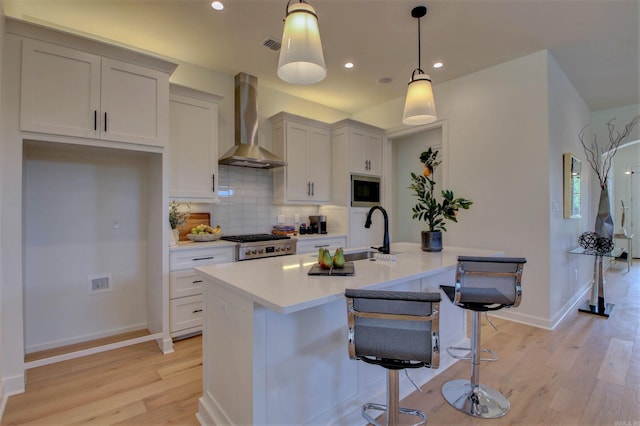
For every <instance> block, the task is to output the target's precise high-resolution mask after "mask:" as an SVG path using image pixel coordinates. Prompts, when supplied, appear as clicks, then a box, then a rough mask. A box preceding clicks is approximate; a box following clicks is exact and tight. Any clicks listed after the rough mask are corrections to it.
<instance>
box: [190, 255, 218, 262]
mask: <svg viewBox="0 0 640 426" xmlns="http://www.w3.org/2000/svg"><path fill="white" fill-rule="evenodd" d="M211 259H215V258H214V257H213V256H209V257H195V258H193V259H191V260H193V261H194V262H197V261H199V260H211Z"/></svg>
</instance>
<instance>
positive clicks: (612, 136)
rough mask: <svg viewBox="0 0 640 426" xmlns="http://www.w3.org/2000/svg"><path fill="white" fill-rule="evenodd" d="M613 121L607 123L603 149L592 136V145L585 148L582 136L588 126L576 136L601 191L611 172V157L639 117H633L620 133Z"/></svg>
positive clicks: (613, 119)
mask: <svg viewBox="0 0 640 426" xmlns="http://www.w3.org/2000/svg"><path fill="white" fill-rule="evenodd" d="M614 121H615V118H612V119H611V120H609V121H608V122H607V129H608V130H609V143H608V144H607V146H606V147H604V148H600V146H599V145H598V140H597V138H596V136H595V135H594V136H593V143H592V144H591V147H590V148H589V147H587V144H586V143H585V141H584V136H585V130H586V128H587V127H588V126H585V127H583V128H582V130H580V133H579V135H578V139H580V143H581V144H582V147H583V148H584V153H585V155H586V156H587V161H588V162H589V165H590V166H591V168H592V169H593V171H594V172H595V173H596V175H597V176H598V181H599V182H600V188H602V189H604V188H606V187H607V178H608V176H609V172H610V171H611V163H612V160H613V157H614V156H615V155H616V153H617V152H618V148H619V147H620V144H622V142H623V141H624V140H625V139H626V138H627V137H628V136H629V135H630V134H631V131H632V130H633V128H634V127H635V126H636V124H638V122H639V121H640V115H637V116H635V117H634V118H633V119H632V120H631V121H630V122H629V123H628V124H627V125H626V126H624V130H623V131H622V132H620V131H618V130H616V126H615V124H614V123H613V122H614Z"/></svg>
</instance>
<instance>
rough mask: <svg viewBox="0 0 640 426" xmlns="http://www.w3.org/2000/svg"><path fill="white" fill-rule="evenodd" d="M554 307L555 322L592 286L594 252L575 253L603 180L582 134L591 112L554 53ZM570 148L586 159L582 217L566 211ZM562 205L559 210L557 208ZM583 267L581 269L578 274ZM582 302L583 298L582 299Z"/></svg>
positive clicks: (551, 236) (551, 105)
mask: <svg viewBox="0 0 640 426" xmlns="http://www.w3.org/2000/svg"><path fill="white" fill-rule="evenodd" d="M548 76H549V88H548V93H549V112H548V115H549V156H548V164H549V179H548V184H549V200H550V201H551V215H550V223H549V239H550V240H549V249H548V250H549V263H550V268H549V302H548V303H549V309H550V319H551V323H552V324H556V323H557V322H558V321H559V320H560V319H561V318H562V315H563V312H565V311H566V309H568V308H569V306H568V305H570V304H572V303H573V302H575V301H576V300H575V298H576V297H577V296H580V295H581V293H582V291H583V290H585V289H588V287H589V283H590V281H591V279H592V276H593V258H592V257H591V256H580V255H570V254H567V251H568V250H570V249H572V248H574V247H576V246H577V237H578V236H579V235H580V234H581V233H583V232H585V231H592V230H593V227H594V221H595V212H596V210H597V202H598V195H599V185H598V182H597V179H596V178H595V175H594V174H593V173H591V170H590V169H589V167H588V165H587V163H586V158H585V154H584V150H583V149H582V145H581V144H580V141H579V139H578V134H579V133H580V130H581V129H582V128H584V127H585V126H587V125H588V124H589V121H590V119H591V114H590V111H589V108H588V107H587V105H586V103H585V102H584V100H583V99H582V97H581V96H580V94H579V93H578V92H577V91H576V89H575V88H574V87H573V84H572V83H571V82H570V81H569V79H568V78H567V76H566V75H565V74H564V72H563V71H562V70H561V69H560V67H559V66H558V64H557V63H556V61H555V60H554V59H553V57H552V56H550V55H549V61H548ZM567 152H570V153H572V154H573V155H575V156H576V157H577V158H578V159H581V160H582V175H581V181H582V185H581V190H582V200H581V210H582V217H581V218H579V219H564V216H563V154H564V153H567ZM556 206H557V209H556ZM576 272H577V273H576ZM580 302H582V300H580Z"/></svg>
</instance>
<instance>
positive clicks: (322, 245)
mask: <svg viewBox="0 0 640 426" xmlns="http://www.w3.org/2000/svg"><path fill="white" fill-rule="evenodd" d="M329 246H330V244H321V245H318V246H314V247H315V248H320V247H329Z"/></svg>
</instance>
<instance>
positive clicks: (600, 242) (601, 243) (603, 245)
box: [595, 237, 613, 254]
mask: <svg viewBox="0 0 640 426" xmlns="http://www.w3.org/2000/svg"><path fill="white" fill-rule="evenodd" d="M595 250H596V252H598V253H603V254H604V253H609V252H610V251H611V250H613V240H610V239H609V238H605V237H599V238H598V239H597V240H596V247H595Z"/></svg>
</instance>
